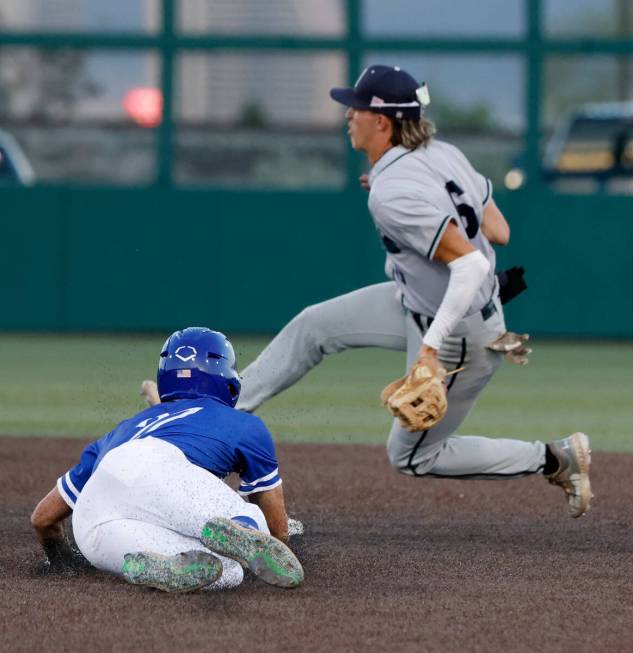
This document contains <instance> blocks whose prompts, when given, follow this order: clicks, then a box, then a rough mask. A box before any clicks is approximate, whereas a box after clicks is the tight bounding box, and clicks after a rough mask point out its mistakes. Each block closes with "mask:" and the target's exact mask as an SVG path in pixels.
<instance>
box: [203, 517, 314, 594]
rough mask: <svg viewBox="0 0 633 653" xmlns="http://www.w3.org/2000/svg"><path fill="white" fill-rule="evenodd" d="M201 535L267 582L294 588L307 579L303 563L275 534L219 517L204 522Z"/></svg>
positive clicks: (206, 542) (212, 547)
mask: <svg viewBox="0 0 633 653" xmlns="http://www.w3.org/2000/svg"><path fill="white" fill-rule="evenodd" d="M200 539H201V541H202V543H203V544H204V545H205V546H206V547H207V548H208V549H210V550H211V551H213V552H214V553H217V554H219V555H223V556H226V557H227V558H232V559H233V560H237V561H238V562H239V563H240V564H241V565H242V567H245V568H246V569H250V570H251V571H252V572H253V573H254V574H255V575H256V576H257V577H258V578H261V579H262V580H263V581H264V582H265V583H269V584H270V585H276V586H277V587H286V588H291V587H297V586H298V585H300V584H301V583H302V582H303V567H302V566H301V563H300V562H299V561H298V560H297V558H296V556H295V554H294V553H293V552H292V551H291V550H290V549H289V548H288V547H287V546H286V545H285V544H284V543H283V542H280V541H279V540H278V539H277V538H275V537H273V536H272V535H268V534H266V533H262V531H258V530H255V529H254V528H245V527H243V526H239V525H238V524H237V523H236V522H234V521H232V520H231V519H226V518H224V517H217V518H216V519H212V520H211V521H208V522H207V523H206V524H205V525H204V528H203V529H202V534H201V535H200Z"/></svg>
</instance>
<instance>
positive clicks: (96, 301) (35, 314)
mask: <svg viewBox="0 0 633 653" xmlns="http://www.w3.org/2000/svg"><path fill="white" fill-rule="evenodd" d="M0 201H1V203H2V204H1V206H2V214H1V215H2V226H3V230H2V231H3V237H2V240H1V243H2V244H1V246H0V247H1V249H0V256H1V258H0V265H1V273H2V298H3V301H2V308H1V309H0V329H4V330H21V329H28V330H61V331H63V330H126V331H131V330H169V329H172V328H175V327H178V326H183V325H189V324H208V325H212V326H213V327H215V328H220V329H225V330H228V331H251V332H257V331H274V330H276V329H278V328H280V327H281V326H282V325H283V324H284V323H285V322H286V321H287V320H288V319H289V318H290V317H292V315H294V314H295V313H296V312H297V311H299V310H300V309H301V308H302V307H304V306H306V305H308V304H310V303H313V302H316V301H320V300H323V299H326V298H328V297H331V296H334V295H336V294H339V293H342V292H347V291H350V290H353V289H354V288H358V287H360V286H362V285H365V284H368V283H374V282H377V281H381V280H383V272H382V267H383V256H382V251H381V249H380V246H379V243H378V239H377V237H376V235H375V232H374V228H373V226H372V223H371V219H370V217H369V214H368V212H367V208H366V195H365V193H364V192H361V191H343V192H327V193H326V192H321V193H318V192H315V193H305V192H287V193H279V192H272V191H271V192H242V193H235V192H230V191H217V190H199V191H198V190H196V191H188V190H176V189H172V190H167V189H132V190H130V189H106V188H96V189H95V188H91V189H88V188H85V189H84V188H54V187H42V188H38V187H36V188H30V189H8V188H7V189H0ZM497 201H498V203H499V205H500V206H501V207H502V209H503V210H504V212H505V213H506V216H507V217H508V219H509V221H510V224H511V227H512V240H511V244H510V246H509V247H508V248H506V249H505V250H501V251H500V252H499V263H500V267H503V266H505V265H508V266H509V265H514V264H521V265H523V266H524V267H525V268H526V269H527V279H528V283H529V286H530V288H529V291H528V293H525V294H524V295H522V296H521V297H519V298H518V299H516V300H515V301H514V302H513V303H512V304H511V305H509V306H508V326H509V327H510V328H512V329H516V330H526V331H531V332H532V333H534V334H537V335H560V336H579V337H633V291H632V284H631V280H630V273H629V270H628V268H629V264H630V262H631V258H632V255H631V253H630V242H631V241H632V240H633V217H632V214H633V199H632V198H625V197H609V196H587V197H577V196H563V195H555V194H552V193H549V192H547V191H538V192H534V191H530V192H527V191H525V192H522V191H519V192H516V193H512V194H501V195H499V196H498V197H497Z"/></svg>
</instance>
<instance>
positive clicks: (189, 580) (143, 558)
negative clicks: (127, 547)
mask: <svg viewBox="0 0 633 653" xmlns="http://www.w3.org/2000/svg"><path fill="white" fill-rule="evenodd" d="M124 559H125V562H124V563H123V569H122V573H123V578H125V580H126V581H127V582H128V583H132V585H146V586H147V587H155V588H156V589H159V590H162V591H163V592H195V591H196V590H199V589H201V588H203V587H206V586H207V585H211V583H214V582H215V581H216V580H218V578H220V576H221V575H222V562H221V561H220V560H219V559H218V558H216V556H214V555H212V554H211V553H207V552H206V551H195V550H193V551H185V552H184V553H178V554H176V555H173V556H165V555H160V554H158V553H149V552H138V553H126V554H125V556H124Z"/></svg>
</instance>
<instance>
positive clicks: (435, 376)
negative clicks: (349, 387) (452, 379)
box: [380, 356, 448, 432]
mask: <svg viewBox="0 0 633 653" xmlns="http://www.w3.org/2000/svg"><path fill="white" fill-rule="evenodd" d="M445 378H446V370H445V369H444V368H443V367H442V365H441V364H440V363H439V361H438V360H437V359H435V358H432V357H430V356H425V357H424V358H421V359H420V360H418V361H416V362H415V363H414V364H413V365H412V366H411V369H410V370H409V373H408V374H407V375H406V376H403V377H402V378H401V379H397V380H396V381H394V382H393V383H390V384H389V385H388V386H387V387H386V388H385V389H384V390H383V391H382V393H381V394H380V400H381V401H382V403H383V405H384V406H386V408H387V410H388V411H389V412H390V413H391V414H392V415H393V416H394V417H397V418H398V419H399V420H400V424H402V427H403V428H405V429H406V430H407V431H412V432H413V431H425V430H427V429H430V428H431V427H432V426H435V425H436V424H437V423H438V422H439V421H440V420H441V419H442V418H443V417H444V415H445V414H446V411H447V409H448V403H447V401H446V386H445V385H444V379H445Z"/></svg>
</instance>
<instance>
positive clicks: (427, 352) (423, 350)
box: [418, 345, 438, 362]
mask: <svg viewBox="0 0 633 653" xmlns="http://www.w3.org/2000/svg"><path fill="white" fill-rule="evenodd" d="M418 358H419V360H420V361H421V362H424V359H426V358H432V359H435V361H438V357H437V349H433V347H429V346H428V345H422V347H420V353H419V354H418Z"/></svg>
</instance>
